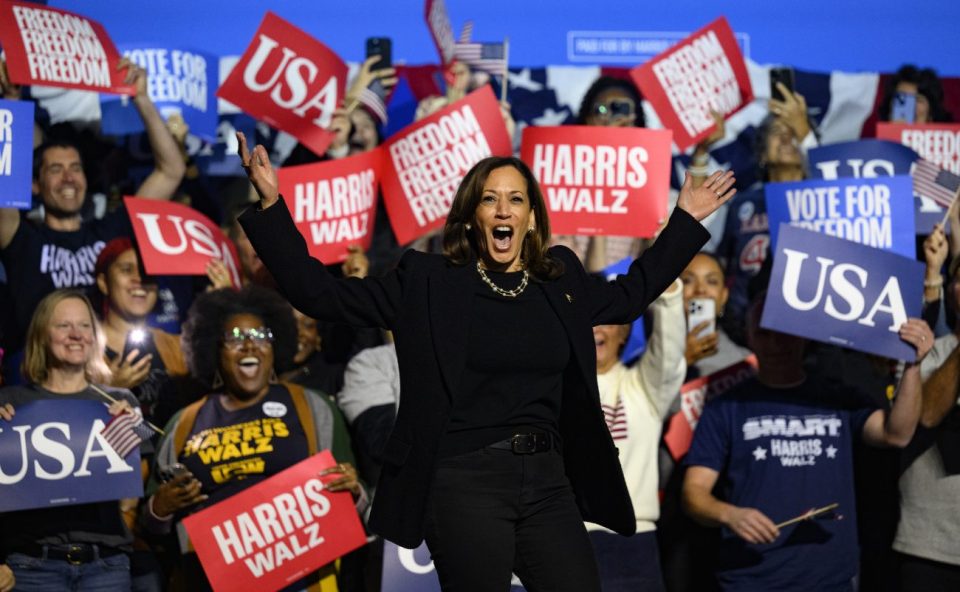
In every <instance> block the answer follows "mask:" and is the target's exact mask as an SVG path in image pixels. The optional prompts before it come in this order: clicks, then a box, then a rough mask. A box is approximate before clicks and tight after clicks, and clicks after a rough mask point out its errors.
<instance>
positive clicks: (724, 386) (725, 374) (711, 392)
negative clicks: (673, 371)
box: [663, 354, 757, 460]
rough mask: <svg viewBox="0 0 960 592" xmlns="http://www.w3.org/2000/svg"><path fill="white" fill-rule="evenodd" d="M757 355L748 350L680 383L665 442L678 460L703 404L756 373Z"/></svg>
mask: <svg viewBox="0 0 960 592" xmlns="http://www.w3.org/2000/svg"><path fill="white" fill-rule="evenodd" d="M756 374H757V356H755V355H753V354H751V355H749V356H747V357H746V358H745V359H744V360H743V361H742V362H737V363H736V364H733V365H730V366H727V367H726V368H724V369H723V370H718V371H716V372H714V373H713V374H710V375H707V376H701V377H700V378H695V379H694V380H691V381H690V382H688V383H686V384H684V385H683V386H682V387H680V411H677V412H676V413H674V414H673V417H671V418H670V423H669V424H668V425H667V431H666V433H664V435H663V440H664V442H666V443H667V448H668V449H669V450H670V456H672V457H673V459H674V460H680V459H681V458H683V456H684V455H685V454H686V453H687V451H688V450H690V444H691V442H693V431H694V430H695V429H697V422H699V421H700V416H701V415H702V414H703V406H704V404H706V403H707V402H708V401H710V400H711V399H713V398H714V397H718V396H720V395H722V394H724V393H726V392H727V391H729V390H731V389H732V388H733V387H735V386H737V385H739V384H741V383H742V382H744V381H746V380H748V379H750V378H752V377H754V376H756Z"/></svg>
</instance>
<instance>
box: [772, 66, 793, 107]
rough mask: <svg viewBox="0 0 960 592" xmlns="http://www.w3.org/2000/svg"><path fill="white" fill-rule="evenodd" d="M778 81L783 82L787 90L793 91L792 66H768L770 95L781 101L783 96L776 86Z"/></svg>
mask: <svg viewBox="0 0 960 592" xmlns="http://www.w3.org/2000/svg"><path fill="white" fill-rule="evenodd" d="M778 82H780V83H783V85H784V86H786V87H787V90H789V91H790V92H793V90H794V84H793V68H770V97H771V98H774V99H776V100H778V101H782V100H784V98H785V97H784V96H783V93H781V92H780V89H779V88H777V83H778Z"/></svg>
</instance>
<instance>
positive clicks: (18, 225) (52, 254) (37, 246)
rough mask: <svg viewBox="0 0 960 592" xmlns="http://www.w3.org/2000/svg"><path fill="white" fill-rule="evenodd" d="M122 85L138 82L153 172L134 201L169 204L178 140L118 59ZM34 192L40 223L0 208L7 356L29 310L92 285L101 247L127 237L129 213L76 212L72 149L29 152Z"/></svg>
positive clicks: (81, 188) (140, 75) (137, 73)
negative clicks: (98, 215) (91, 216)
mask: <svg viewBox="0 0 960 592" xmlns="http://www.w3.org/2000/svg"><path fill="white" fill-rule="evenodd" d="M118 68H127V69H128V73H127V77H126V80H125V82H126V83H128V84H135V85H136V89H137V94H136V96H134V97H133V104H134V106H135V107H136V109H137V112H138V113H139V114H140V117H141V119H142V120H143V123H144V126H145V127H146V131H147V138H148V139H149V142H150V147H151V149H152V151H153V154H154V158H155V159H156V166H155V168H154V169H153V171H152V172H151V173H150V174H149V175H148V176H147V178H146V179H145V180H144V181H143V183H142V184H141V185H140V187H139V188H138V189H137V191H136V195H137V196H139V197H146V198H152V199H170V198H171V197H172V196H173V194H174V192H175V190H176V188H177V186H178V185H179V184H180V180H181V179H182V177H183V174H184V169H185V165H184V162H183V158H182V157H181V155H180V151H179V148H178V147H177V144H176V141H175V140H174V139H173V136H172V135H171V134H170V131H169V130H168V129H167V127H166V124H165V123H164V120H163V118H162V117H161V116H160V113H159V112H158V111H157V108H156V106H155V105H154V104H153V102H152V101H151V100H150V96H149V95H148V94H147V73H146V70H144V69H143V68H140V67H138V66H135V65H133V64H132V63H130V62H129V61H126V60H123V61H121V63H120V64H119V65H118ZM33 193H34V194H35V195H38V196H39V197H40V200H41V202H42V203H43V221H42V222H41V223H39V224H37V223H33V222H31V221H29V220H27V219H26V217H25V215H24V213H21V212H20V211H19V210H16V209H13V208H0V256H2V261H3V265H4V267H5V269H6V274H7V284H8V287H9V299H10V301H11V304H12V307H11V308H12V310H11V311H10V321H9V323H8V326H7V327H6V330H5V334H4V335H3V347H4V348H5V349H6V350H7V352H8V353H9V352H10V351H17V350H19V349H20V348H21V347H22V345H23V343H22V340H23V335H24V333H25V332H26V327H27V323H29V321H30V318H31V316H33V310H34V308H35V307H36V305H37V303H38V302H39V301H40V300H41V299H43V297H44V296H46V295H47V294H49V293H50V292H53V291H54V290H56V289H59V288H72V287H84V286H89V285H92V284H93V283H94V274H93V268H94V264H95V263H96V261H97V255H98V254H99V253H100V250H101V249H102V248H103V246H104V245H105V244H106V243H107V242H108V241H110V240H111V239H113V238H116V237H117V236H121V235H132V228H131V226H130V222H129V219H128V218H127V213H126V210H124V209H123V208H120V209H118V210H116V211H114V212H112V213H110V214H108V215H106V216H105V217H103V218H102V219H98V220H89V221H85V220H83V218H82V215H81V208H82V207H83V204H84V201H85V200H86V198H87V177H86V175H85V173H84V168H83V160H82V158H81V155H80V151H79V150H78V149H77V147H76V146H75V145H73V144H72V143H70V142H66V141H59V140H51V141H48V142H45V143H43V144H41V145H40V146H39V147H37V149H36V150H35V151H34V162H33Z"/></svg>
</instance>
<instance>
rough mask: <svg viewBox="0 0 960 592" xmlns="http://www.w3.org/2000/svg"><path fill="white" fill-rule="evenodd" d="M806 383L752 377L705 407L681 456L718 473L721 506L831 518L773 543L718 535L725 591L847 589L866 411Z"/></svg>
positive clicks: (785, 516) (780, 517) (854, 561)
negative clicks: (816, 511)
mask: <svg viewBox="0 0 960 592" xmlns="http://www.w3.org/2000/svg"><path fill="white" fill-rule="evenodd" d="M850 399H851V397H849V396H845V393H841V392H837V391H835V390H834V389H830V388H828V387H826V386H825V385H821V384H818V383H817V382H816V381H815V380H813V379H808V380H807V381H806V382H805V383H804V384H803V385H801V386H799V387H795V388H788V389H773V388H770V387H766V386H764V385H762V384H761V383H760V382H759V381H757V380H756V379H751V380H750V381H748V382H746V383H744V384H743V385H742V386H740V387H738V388H737V389H736V390H735V391H732V392H730V393H728V394H727V395H725V396H723V397H719V398H717V399H714V400H713V401H711V402H710V403H708V404H707V405H706V407H705V408H704V411H703V415H702V416H701V418H700V421H699V423H698V424H697V428H696V431H695V432H694V438H693V443H692V445H691V447H690V452H689V454H688V455H687V458H686V461H685V462H686V464H687V465H688V466H691V465H693V466H704V467H708V468H710V469H713V470H715V471H718V472H719V473H720V480H719V481H718V483H719V484H720V486H721V488H722V491H723V493H722V496H721V497H722V499H723V500H724V501H727V502H729V503H731V504H733V505H735V506H739V507H746V508H756V509H758V510H760V511H761V512H763V513H764V514H765V515H766V516H767V517H768V518H770V520H772V521H773V523H774V524H777V523H780V522H784V521H786V520H789V519H791V518H794V517H796V516H799V515H801V514H803V513H805V512H807V511H808V510H811V509H813V508H820V507H823V506H827V505H829V504H833V503H839V504H840V505H839V507H838V509H837V510H836V511H834V512H831V513H828V514H825V515H823V516H821V517H819V518H815V519H813V520H807V521H803V522H800V523H798V524H794V525H791V526H786V527H784V528H782V529H781V531H780V536H779V537H778V538H777V540H776V541H775V542H773V543H771V544H762V545H752V544H749V543H747V542H745V541H743V540H742V539H740V538H739V537H737V536H736V535H735V534H733V532H732V531H730V530H728V529H726V528H724V529H723V532H722V541H721V545H720V554H719V557H718V573H717V579H718V581H719V583H720V585H721V587H722V588H723V589H724V590H738V591H743V590H757V591H761V590H763V591H766V590H797V591H801V590H821V591H834V590H836V591H840V590H843V591H848V590H852V589H853V588H852V584H851V582H852V580H853V577H854V575H855V574H856V571H857V565H858V556H859V550H858V545H857V521H856V510H855V506H854V504H855V502H854V482H853V451H852V449H853V446H854V442H855V440H856V439H859V438H860V435H861V433H862V431H863V426H864V424H865V423H866V420H867V418H868V417H869V416H870V414H871V413H873V412H874V411H875V409H874V408H871V407H859V408H858V407H855V406H854V405H856V404H857V403H858V402H859V401H860V400H857V401H856V402H854V403H852V404H851V403H847V401H850Z"/></svg>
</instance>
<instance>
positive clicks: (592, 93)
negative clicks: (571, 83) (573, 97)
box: [577, 76, 647, 127]
mask: <svg viewBox="0 0 960 592" xmlns="http://www.w3.org/2000/svg"><path fill="white" fill-rule="evenodd" d="M611 88H616V89H618V90H622V91H623V92H624V93H626V94H627V95H628V96H629V97H630V98H631V99H633V103H634V104H635V105H636V106H637V119H636V121H635V123H634V125H635V126H636V127H646V126H647V122H646V121H645V120H644V118H643V105H642V100H643V97H641V96H640V91H638V90H637V87H636V86H634V85H633V84H631V83H630V81H629V80H624V79H623V78H614V77H613V76H601V77H600V78H597V79H596V80H595V81H594V82H593V84H591V85H590V88H588V89H587V92H586V94H584V95H583V100H581V101H580V110H579V111H577V125H587V117H589V116H590V111H591V110H592V108H593V104H594V103H596V102H597V97H599V96H600V94H601V93H603V92H604V91H607V90H610V89H611Z"/></svg>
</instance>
